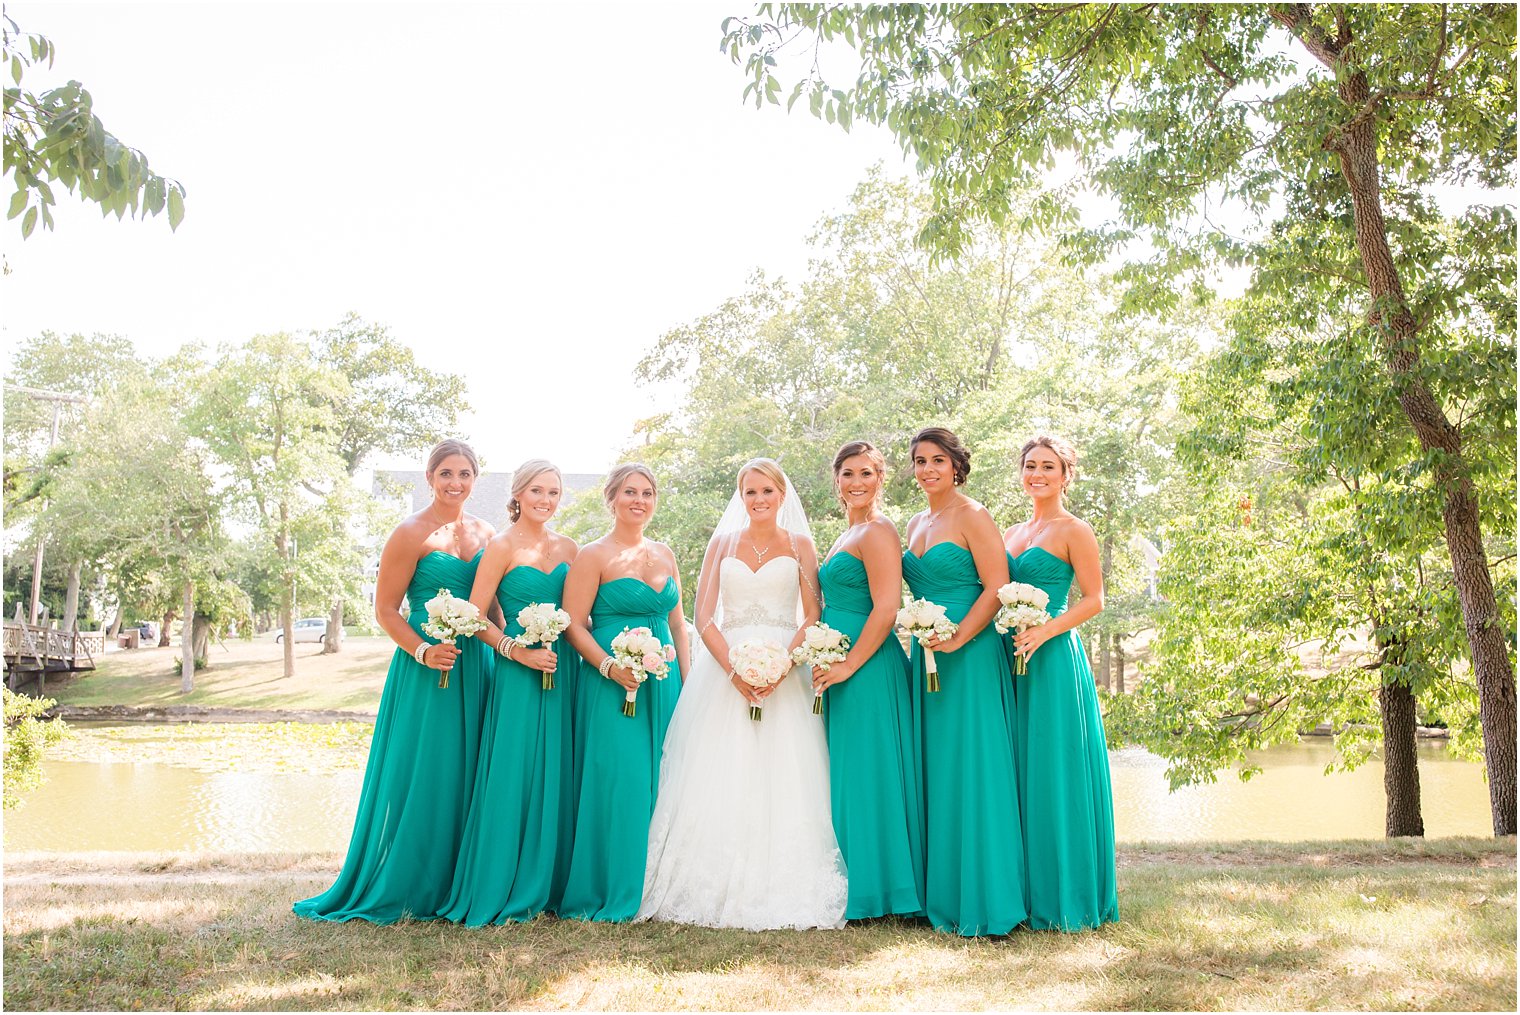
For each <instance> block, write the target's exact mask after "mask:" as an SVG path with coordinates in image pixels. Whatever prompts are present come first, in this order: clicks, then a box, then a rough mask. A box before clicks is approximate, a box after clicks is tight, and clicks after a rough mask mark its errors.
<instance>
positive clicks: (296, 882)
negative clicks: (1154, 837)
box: [5, 861, 1515, 1010]
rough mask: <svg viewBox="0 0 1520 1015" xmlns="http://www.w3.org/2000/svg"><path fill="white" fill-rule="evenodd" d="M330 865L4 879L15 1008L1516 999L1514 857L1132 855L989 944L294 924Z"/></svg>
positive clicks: (941, 938) (559, 924)
mask: <svg viewBox="0 0 1520 1015" xmlns="http://www.w3.org/2000/svg"><path fill="white" fill-rule="evenodd" d="M208 871H214V869H208ZM329 880H330V878H329V876H327V875H314V874H311V873H302V872H295V871H288V872H285V871H278V870H276V871H272V872H268V874H267V877H266V878H264V879H263V880H258V879H253V880H247V881H243V882H238V883H231V884H207V883H198V882H196V881H194V879H181V880H180V881H178V882H176V881H174V880H172V879H159V880H153V879H151V878H148V879H144V878H142V877H140V876H133V875H127V876H124V879H123V880H122V881H121V882H120V883H119V884H114V885H113V884H95V885H76V884H63V883H60V884H58V885H56V886H49V885H47V884H45V883H33V882H26V883H22V884H12V885H8V886H7V891H6V903H7V905H6V934H5V965H6V977H5V1004H6V1007H9V1008H90V1009H98V1008H133V1007H139V1006H140V1007H149V1008H152V1007H176V1008H187V1007H188V1008H208V1009H236V1010H241V1009H251V1010H252V1009H274V1010H281V1009H306V1010H309V1009H357V1008H382V1009H384V1008H474V1009H501V1008H524V1007H526V1008H564V1007H569V1008H644V1009H678V1008H726V1009H751V1008H753V1009H789V1008H838V1009H856V1008H902V1007H914V1008H969V1009H981V1008H989V1007H1027V1008H1087V1009H1141V1010H1145V1009H1152V1010H1154V1009H1219V1008H1278V1009H1295V1008H1311V1009H1312V1008H1356V1009H1360V1008H1391V1009H1407V1008H1439V1009H1450V1010H1460V1009H1484V1008H1506V1007H1509V1006H1510V1005H1511V1004H1512V1002H1513V999H1514V994H1515V944H1514V937H1513V933H1514V926H1515V876H1514V871H1513V869H1511V868H1507V867H1480V866H1478V865H1477V864H1475V863H1474V864H1470V865H1469V866H1466V867H1457V866H1454V865H1452V864H1449V863H1447V864H1442V865H1440V866H1435V865H1432V864H1429V863H1420V862H1417V861H1410V862H1406V863H1401V864H1397V865H1393V866H1387V867H1379V868H1375V869H1368V868H1365V867H1363V868H1350V869H1348V868H1343V867H1342V868H1335V867H1311V866H1303V865H1287V864H1280V863H1279V864H1275V865H1267V866H1262V865H1258V864H1254V863H1246V864H1242V865H1240V866H1236V867H1222V866H1220V865H1218V864H1211V865H1210V866H1207V867H1188V866H1182V865H1174V864H1167V863H1157V864H1153V865H1150V866H1141V867H1131V868H1128V869H1126V870H1125V871H1123V872H1121V877H1120V905H1121V910H1122V914H1123V920H1122V921H1121V922H1120V923H1117V924H1110V925H1107V926H1105V927H1103V928H1101V929H1099V930H1096V931H1089V932H1086V933H1080V934H1069V935H1063V934H1058V933H1053V932H1027V931H1025V932H1016V933H1014V934H1012V935H1009V936H1008V937H1006V938H1002V939H993V940H965V939H960V938H954V937H950V936H947V935H943V934H938V933H935V932H934V931H932V930H930V929H927V928H926V927H924V926H922V925H920V924H918V923H916V922H909V921H901V920H882V921H872V922H869V923H865V924H862V925H855V926H851V927H849V928H846V929H845V930H843V931H838V932H821V931H803V932H795V931H775V932H768V933H759V934H750V933H745V932H742V931H728V930H710V929H705V928H696V927H681V926H675V925H671V924H632V925H606V924H587V923H579V922H574V921H562V920H557V919H554V918H552V917H540V918H538V919H536V920H533V921H530V922H528V923H525V924H514V925H508V926H503V927H488V928H481V929H478V930H472V929H467V928H461V927H457V926H453V925H448V924H438V923H426V922H408V923H404V924H400V925H397V926H393V927H375V926H372V925H369V924H366V923H363V922H362V921H356V922H351V923H347V924H324V923H309V922H305V921H300V920H297V919H295V918H294V917H293V916H292V915H291V914H290V911H289V905H290V902H291V901H292V900H293V899H296V898H301V897H304V896H306V895H309V894H311V893H312V892H315V891H318V890H320V889H321V888H323V887H325V886H326V884H327V883H328V881H329Z"/></svg>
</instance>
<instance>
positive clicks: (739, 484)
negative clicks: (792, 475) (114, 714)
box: [734, 458, 786, 497]
mask: <svg viewBox="0 0 1520 1015" xmlns="http://www.w3.org/2000/svg"><path fill="white" fill-rule="evenodd" d="M750 472H758V473H760V475H762V476H764V477H765V478H766V479H768V480H770V481H771V482H772V483H775V484H776V489H778V490H780V491H781V495H782V496H783V497H785V496H786V473H784V472H782V471H781V466H780V465H778V464H776V460H775V459H774V458H751V459H750V460H749V461H747V462H745V463H744V464H743V465H741V466H739V475H738V476H736V477H735V478H734V489H735V490H736V491H737V492H738V493H739V495H740V496H743V495H744V476H745V474H746V473H750Z"/></svg>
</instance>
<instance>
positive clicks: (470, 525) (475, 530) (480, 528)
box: [464, 515, 496, 543]
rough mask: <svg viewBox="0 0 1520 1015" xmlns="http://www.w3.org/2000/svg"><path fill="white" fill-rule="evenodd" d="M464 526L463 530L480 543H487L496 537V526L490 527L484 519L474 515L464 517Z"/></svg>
mask: <svg viewBox="0 0 1520 1015" xmlns="http://www.w3.org/2000/svg"><path fill="white" fill-rule="evenodd" d="M464 524H465V528H466V529H468V530H469V532H470V534H471V535H473V536H474V537H475V538H476V539H479V540H480V541H481V542H482V543H486V542H489V541H490V540H492V539H494V538H495V537H496V526H494V525H492V524H491V523H490V522H488V521H486V520H485V519H484V518H479V517H476V516H475V515H465V516H464Z"/></svg>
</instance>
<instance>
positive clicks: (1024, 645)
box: [1013, 624, 1056, 659]
mask: <svg viewBox="0 0 1520 1015" xmlns="http://www.w3.org/2000/svg"><path fill="white" fill-rule="evenodd" d="M1055 636H1056V632H1054V631H1052V630H1051V629H1050V625H1049V624H1037V625H1035V626H1034V627H1031V628H1026V629H1025V630H1023V631H1020V632H1019V633H1018V634H1016V635H1014V636H1013V647H1014V648H1015V649H1016V650H1017V651H1018V653H1019V655H1021V656H1023V657H1024V658H1025V659H1028V658H1029V657H1030V656H1032V655H1034V653H1035V649H1037V648H1039V647H1040V646H1041V645H1043V644H1045V643H1046V642H1047V641H1049V640H1050V639H1052V638H1054V637H1055Z"/></svg>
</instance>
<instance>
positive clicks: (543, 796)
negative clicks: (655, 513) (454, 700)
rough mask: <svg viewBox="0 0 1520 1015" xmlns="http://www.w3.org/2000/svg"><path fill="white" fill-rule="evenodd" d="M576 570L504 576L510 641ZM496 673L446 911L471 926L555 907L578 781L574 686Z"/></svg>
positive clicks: (559, 647) (503, 669) (507, 667)
mask: <svg viewBox="0 0 1520 1015" xmlns="http://www.w3.org/2000/svg"><path fill="white" fill-rule="evenodd" d="M569 567H570V565H569V564H560V565H559V566H558V567H556V568H555V569H554V570H552V571H549V572H548V573H545V572H543V571H540V570H539V569H537V568H535V567H530V566H528V565H526V564H520V565H518V566H517V567H514V568H512V569H511V570H510V571H508V572H507V573H506V574H504V575H502V578H501V585H500V586H499V587H498V588H497V590H496V601H497V602H498V603H500V604H501V612H502V616H503V617H504V618H505V619H506V622H507V626H506V633H507V634H510V635H514V636H516V635H519V634H522V625H521V624H519V623H518V622H517V614H518V611H520V610H521V609H522V608H523V607H524V606H527V605H529V604H530V603H550V604H553V605H555V606H558V605H559V604H560V600H561V599H562V598H563V593H564V589H565V573H566V572H567V571H568V570H569ZM532 647H534V648H537V647H538V646H532ZM553 647H554V649H555V651H556V653H558V654H559V657H560V665H559V670H561V671H564V670H569V669H574V668H575V667H574V665H573V664H574V659H573V658H572V657H570V656H567V655H566V654H565V653H567V652H573V651H574V650H573V649H571V648H570V645H569V643H568V642H567V641H564V640H563V639H561V640H560V641H557V642H555V644H554V646H553ZM495 666H496V669H495V674H494V676H493V677H492V680H491V686H490V690H489V694H488V696H487V699H486V713H485V729H484V732H483V733H482V735H481V743H480V761H479V767H478V768H477V770H476V773H475V792H474V794H473V796H472V797H471V800H470V813H469V816H468V817H467V818H466V819H465V826H464V842H463V845H462V846H461V847H460V851H459V863H458V864H457V866H456V867H455V868H454V888H453V891H452V892H451V893H450V895H449V900H448V902H446V903H445V904H444V906H443V908H442V909H440V910H439V912H438V915H439V916H441V917H443V918H444V919H446V920H453V921H454V922H456V923H463V924H465V925H466V926H470V927H480V926H483V925H485V924H488V923H506V922H508V921H509V920H531V919H532V918H533V917H534V916H536V915H537V914H539V913H541V912H542V911H543V910H544V909H545V908H546V907H547V906H548V905H549V901H550V893H551V890H552V885H553V880H554V862H555V856H556V853H557V852H558V848H559V841H560V813H561V811H562V810H563V809H564V807H563V800H564V796H565V787H567V786H568V785H569V781H570V780H569V776H568V774H567V773H564V771H563V769H564V765H563V758H564V748H565V747H566V746H567V745H566V743H565V740H566V737H565V733H566V715H567V713H566V709H565V698H566V695H567V694H568V693H569V688H568V687H567V686H566V684H565V682H563V681H560V680H558V679H556V680H555V682H554V687H553V688H552V689H551V690H548V691H546V690H544V689H543V675H542V674H541V673H540V672H539V671H538V670H530V669H528V668H527V667H526V666H523V665H522V664H520V663H515V662H512V661H511V660H510V659H506V658H504V657H500V656H497V657H496V662H495Z"/></svg>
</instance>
